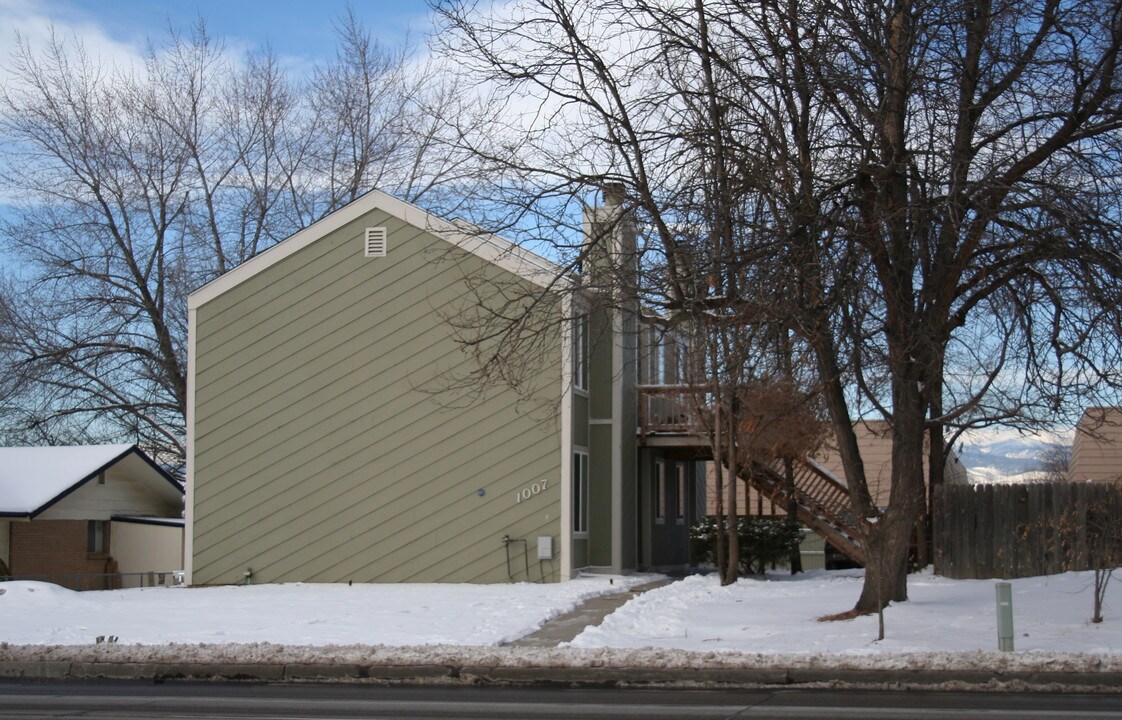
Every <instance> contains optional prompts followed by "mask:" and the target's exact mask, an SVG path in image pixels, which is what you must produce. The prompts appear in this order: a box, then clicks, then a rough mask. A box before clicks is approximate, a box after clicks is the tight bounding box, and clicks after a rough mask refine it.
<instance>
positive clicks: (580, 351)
mask: <svg viewBox="0 0 1122 720" xmlns="http://www.w3.org/2000/svg"><path fill="white" fill-rule="evenodd" d="M573 386H574V387H576V388H577V389H578V390H588V317H587V316H586V317H581V318H577V321H576V322H575V323H574V324H573Z"/></svg>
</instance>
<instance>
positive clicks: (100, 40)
mask: <svg viewBox="0 0 1122 720" xmlns="http://www.w3.org/2000/svg"><path fill="white" fill-rule="evenodd" d="M0 28H4V32H3V36H0V43H2V44H3V45H5V46H6V47H9V48H12V47H14V46H15V38H16V37H17V36H18V37H20V38H21V39H22V40H23V42H24V43H26V44H27V45H28V46H29V47H30V48H31V49H32V51H38V50H41V49H42V48H44V47H46V45H47V44H48V43H49V42H50V40H51V34H52V32H53V33H54V36H55V37H56V38H57V39H58V40H60V41H62V42H64V43H65V44H66V45H67V46H72V45H74V44H76V43H80V44H81V45H82V46H83V47H84V48H85V50H86V52H87V53H88V54H89V56H90V58H91V59H93V60H95V61H97V62H98V63H99V64H102V65H104V66H107V67H118V68H130V67H134V66H136V65H137V64H138V63H139V62H141V60H142V57H143V53H144V39H143V38H138V39H136V40H132V41H122V40H118V39H115V38H113V37H111V36H110V35H109V33H108V32H107V31H106V30H105V28H104V27H102V26H101V25H99V24H98V23H97V22H96V21H95V19H94V18H91V17H89V16H87V15H85V14H84V13H82V12H80V11H78V10H76V9H74V8H72V7H70V6H68V5H67V4H66V3H63V2H42V1H37V0H0ZM10 65H11V57H10V56H7V57H0V83H4V84H7V83H8V82H9V81H10V79H11V71H10Z"/></svg>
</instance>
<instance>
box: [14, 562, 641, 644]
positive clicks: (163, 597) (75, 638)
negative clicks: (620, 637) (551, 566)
mask: <svg viewBox="0 0 1122 720" xmlns="http://www.w3.org/2000/svg"><path fill="white" fill-rule="evenodd" d="M654 578H655V576H650V575H646V576H642V575H634V576H628V577H626V578H623V577H619V576H607V575H586V576H582V577H580V578H578V579H576V580H573V581H571V582H567V583H561V584H552V585H541V584H534V583H517V584H510V585H452V584H447V585H427V584H394V585H389V584H384V585H368V584H358V585H353V586H348V585H342V584H339V585H334V584H307V583H293V584H276V585H239V586H229V587H213V588H162V587H156V588H144V589H130V590H107V591H100V592H82V593H79V592H74V591H72V590H66V589H64V588H61V587H59V586H57V585H50V584H47V583H39V582H26V581H16V582H5V583H0V590H2V591H3V592H4V594H3V595H0V642H7V643H11V644H35V645H42V644H50V645H80V644H85V643H93V642H95V639H96V638H97V637H98V636H104V637H109V636H117V638H118V642H120V643H130V644H131V643H141V644H145V645H151V644H160V643H171V642H175V643H256V642H267V643H278V644H284V645H332V644H350V643H360V644H368V645H436V644H450V645H498V644H500V643H503V642H507V641H510V640H514V639H517V638H519V637H522V636H523V635H526V634H528V633H531V632H533V631H534V630H536V629H538V628H539V627H541V625H542V623H544V622H545V621H546V620H547V619H549V618H551V617H553V616H555V615H559V614H561V613H563V612H567V611H569V610H571V609H573V608H574V607H576V606H577V605H578V604H579V603H580V602H581V601H583V600H585V599H587V598H590V597H594V596H596V595H602V594H604V593H607V592H611V591H615V590H620V589H626V588H628V587H631V586H634V585H637V584H640V583H643V582H649V581H650V580H652V579H654Z"/></svg>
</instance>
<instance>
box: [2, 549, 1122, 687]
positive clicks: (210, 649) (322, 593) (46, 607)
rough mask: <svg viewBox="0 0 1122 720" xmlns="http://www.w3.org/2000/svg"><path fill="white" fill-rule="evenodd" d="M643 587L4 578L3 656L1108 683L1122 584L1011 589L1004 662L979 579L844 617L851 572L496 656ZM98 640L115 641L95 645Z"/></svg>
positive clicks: (784, 583) (1045, 583)
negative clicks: (189, 584) (1010, 646)
mask: <svg viewBox="0 0 1122 720" xmlns="http://www.w3.org/2000/svg"><path fill="white" fill-rule="evenodd" d="M651 579H652V577H651V576H632V577H629V578H620V577H615V578H612V579H611V582H612V584H609V577H607V576H587V577H583V578H581V579H578V580H574V581H572V582H569V583H562V584H558V585H535V584H515V585H355V586H353V587H348V586H345V585H312V584H292V585H260V586H249V587H222V588H193V589H185V588H150V589H144V590H117V591H108V592H87V593H75V592H71V591H68V590H63V589H61V588H58V587H56V586H52V585H45V584H42V583H29V582H9V583H0V590H3V591H4V593H3V594H2V595H0V660H3V659H10V660H27V659H35V660H44V659H51V658H60V657H64V658H67V659H71V660H80V659H83V658H86V659H91V660H115V661H119V662H145V661H147V662H168V661H173V660H178V661H186V662H191V661H212V662H264V663H269V662H274V663H275V662H282V663H285V662H328V663H383V664H421V663H427V664H432V663H436V664H444V663H467V664H497V663H501V664H505V665H508V666H509V665H514V666H518V665H536V666H546V667H553V666H556V667H561V666H578V667H586V666H593V667H595V666H599V665H605V666H627V667H642V666H657V667H691V668H715V667H773V666H779V667H783V666H786V667H822V666H827V667H847V668H877V667H879V668H907V669H909V670H917V669H921V668H930V669H940V668H950V669H962V668H984V669H989V670H994V669H1010V670H1013V669H1045V670H1072V671H1080V672H1086V671H1095V670H1106V669H1113V670H1122V599H1119V596H1117V595H1116V594H1117V593H1122V589H1120V588H1119V587H1118V586H1113V587H1112V588H1110V589H1109V590H1108V593H1107V604H1106V607H1105V612H1104V614H1105V616H1106V620H1105V622H1103V623H1101V624H1097V625H1096V624H1092V623H1090V622H1089V621H1088V618H1089V617H1090V614H1091V587H1090V585H1091V576H1090V573H1067V574H1064V575H1053V576H1048V577H1039V578H1024V579H1020V580H1013V581H1011V582H1012V585H1013V612H1014V626H1015V642H1016V650H1017V652H1015V653H1000V652H997V651H996V647H997V637H996V636H997V631H996V621H995V593H994V583H995V581H993V580H948V579H946V578H940V577H935V576H933V575H931V574H929V573H924V574H919V575H913V576H911V577H910V578H909V583H908V591H909V596H910V598H911V600H909V601H908V602H906V603H898V604H894V605H892V606H890V607H889V608H888V610H887V611H886V613H885V628H886V639H885V640H884V641H882V642H876V641H875V638H876V633H877V620H876V617H875V616H870V617H861V618H857V619H854V620H848V621H840V622H825V623H824V622H819V621H818V620H817V618H818V617H820V616H822V615H825V614H831V613H837V612H840V611H844V610H847V609H849V608H850V607H852V605H853V603H854V602H855V601H856V598H857V595H858V593H859V592H860V589H861V571H833V572H826V571H816V572H811V573H806V574H803V575H800V576H797V577H795V578H791V577H790V576H787V575H780V574H776V575H769V576H768V577H767V578H766V579H743V580H740V581H739V582H737V583H736V584H734V585H731V586H728V587H724V588H722V587H720V585H719V583H718V581H717V579H716V577H715V576H712V575H710V576H694V577H689V578H685V579H684V580H681V581H679V582H675V583H673V584H671V585H669V586H666V587H662V588H657V589H655V590H651V591H649V592H647V593H645V594H643V595H641V596H639V597H638V598H636V599H634V600H631V601H630V602H628V603H627V604H626V605H624V606H623V607H622V608H620V609H619V610H617V611H616V612H615V613H614V614H612V615H610V616H609V617H608V618H607V619H606V620H605V622H604V623H603V624H602V625H601V626H600V627H596V628H589V629H587V630H585V631H584V633H582V634H581V635H579V636H578V637H577V638H576V639H575V640H574V641H573V642H572V643H571V644H567V645H563V646H562V647H560V648H557V649H545V650H543V649H535V648H510V647H497V646H498V645H500V644H502V643H504V642H507V641H510V640H513V639H515V638H517V637H520V636H522V635H524V634H527V633H529V632H532V631H533V630H534V629H536V628H537V627H539V626H540V625H541V624H542V623H543V622H544V621H545V620H547V619H548V618H550V617H553V616H555V615H557V614H560V613H562V612H565V611H567V610H568V609H570V608H572V607H574V606H575V605H576V604H577V603H579V602H580V600H582V599H584V598H588V597H591V596H594V595H598V594H602V593H604V592H610V591H613V590H620V589H624V588H626V587H629V586H632V585H634V584H638V583H641V582H647V581H649V580H651ZM98 635H105V636H109V635H116V636H118V637H119V638H120V639H119V643H118V644H114V645H107V644H100V645H93V644H92V643H93V641H94V638H95V637H96V636H98Z"/></svg>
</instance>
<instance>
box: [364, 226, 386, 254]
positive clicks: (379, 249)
mask: <svg viewBox="0 0 1122 720" xmlns="http://www.w3.org/2000/svg"><path fill="white" fill-rule="evenodd" d="M363 250H364V253H363V254H364V255H365V256H366V257H385V256H386V229H385V228H384V227H369V228H366V235H365V238H364V243H363Z"/></svg>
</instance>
